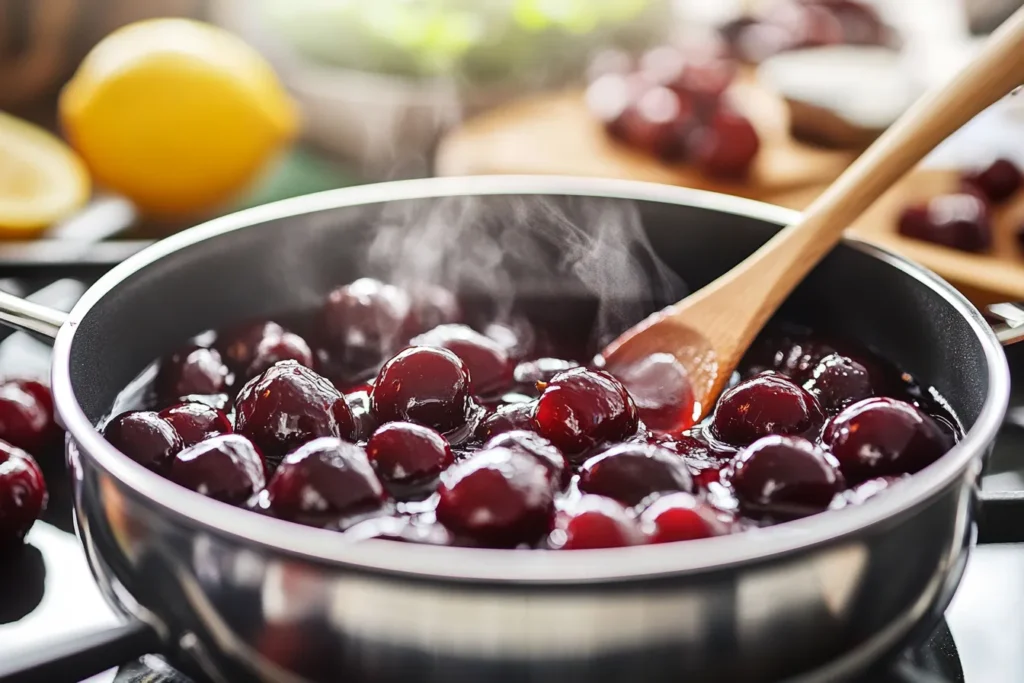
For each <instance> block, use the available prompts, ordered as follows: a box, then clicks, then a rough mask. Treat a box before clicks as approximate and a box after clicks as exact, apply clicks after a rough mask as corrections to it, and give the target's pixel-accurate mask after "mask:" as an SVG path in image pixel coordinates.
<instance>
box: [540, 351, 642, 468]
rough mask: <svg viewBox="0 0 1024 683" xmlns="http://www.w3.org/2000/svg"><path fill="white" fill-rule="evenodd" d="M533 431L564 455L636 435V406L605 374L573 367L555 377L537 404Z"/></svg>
mask: <svg viewBox="0 0 1024 683" xmlns="http://www.w3.org/2000/svg"><path fill="white" fill-rule="evenodd" d="M534 421H535V423H536V425H537V428H536V431H537V433H538V434H540V435H541V436H543V437H544V438H545V439H547V440H548V441H550V442H551V443H553V444H555V446H557V447H558V448H559V450H561V451H562V452H563V453H565V454H566V455H573V454H577V453H581V452H583V451H586V450H588V449H590V448H593V447H594V446H596V445H598V444H599V443H601V442H604V441H621V440H623V439H625V438H626V437H628V436H630V435H632V434H633V433H635V432H636V429H637V424H638V419H637V413H636V405H634V403H633V399H632V398H630V396H629V393H628V392H627V391H626V388H625V387H623V386H622V384H621V383H620V382H619V381H618V380H617V379H615V378H614V377H612V376H611V375H609V374H608V373H607V372H603V371H599V370H598V371H594V370H587V369H585V368H574V369H572V370H568V371H566V372H563V373H561V374H560V375H556V376H555V378H554V379H552V380H551V382H550V383H548V385H547V386H546V387H545V389H544V393H543V394H541V397H540V399H539V400H538V401H537V411H536V413H535V415H534Z"/></svg>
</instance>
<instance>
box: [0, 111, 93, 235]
mask: <svg viewBox="0 0 1024 683" xmlns="http://www.w3.org/2000/svg"><path fill="white" fill-rule="evenodd" d="M88 198H89V175H88V173H87V172H86V170H85V165H84V164H83V163H82V161H81V159H79V158H78V155H76V154H75V153H74V152H73V151H72V150H71V149H70V148H69V147H68V146H67V145H65V144H64V143H63V142H61V141H60V140H58V139H57V138H56V137H54V136H53V135H50V134H49V133H48V132H46V131H45V130H43V129H42V128H39V127H38V126H34V125H32V124H31V123H28V122H26V121H22V120H21V119H16V118H14V117H13V116H9V115H7V114H3V113H0V235H3V236H5V237H31V236H33V235H34V234H35V233H37V232H39V231H40V230H42V229H43V228H45V227H47V226H49V225H50V224H51V223H53V222H54V221H57V220H59V219H61V218H63V217H65V216H67V215H68V214H69V213H71V212H72V211H74V210H75V209H77V208H79V207H80V206H81V205H82V204H84V203H85V201H86V200H87V199H88Z"/></svg>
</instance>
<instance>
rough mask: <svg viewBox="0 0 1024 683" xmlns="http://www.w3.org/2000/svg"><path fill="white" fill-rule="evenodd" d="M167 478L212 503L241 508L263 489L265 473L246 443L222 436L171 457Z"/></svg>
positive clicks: (256, 455)
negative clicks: (219, 502)
mask: <svg viewBox="0 0 1024 683" xmlns="http://www.w3.org/2000/svg"><path fill="white" fill-rule="evenodd" d="M167 478H168V479H170V480H171V481H173V482H174V483H176V484H179V485H180V486H184V487H185V488H187V489H191V490H192V491H197V492H198V493H201V494H203V495H204V496H207V497H209V498H213V499H214V500H219V501H221V502H223V503H229V504H231V505H241V504H242V503H244V502H245V501H247V500H248V499H249V498H250V497H251V496H252V495H253V494H255V493H257V492H259V491H260V490H261V489H262V488H263V487H264V485H265V484H266V471H265V469H264V465H263V458H262V457H260V454H259V453H258V452H257V451H256V447H255V446H253V445H252V442H251V441H249V439H247V438H245V437H244V436H241V435H239V434H222V435H220V436H214V437H212V438H210V439H207V440H206V441H201V442H199V443H197V444H195V445H194V446H191V447H189V448H186V449H185V450H183V451H181V452H180V453H178V454H177V455H176V456H174V458H173V459H172V460H171V466H170V469H169V470H168V473H167Z"/></svg>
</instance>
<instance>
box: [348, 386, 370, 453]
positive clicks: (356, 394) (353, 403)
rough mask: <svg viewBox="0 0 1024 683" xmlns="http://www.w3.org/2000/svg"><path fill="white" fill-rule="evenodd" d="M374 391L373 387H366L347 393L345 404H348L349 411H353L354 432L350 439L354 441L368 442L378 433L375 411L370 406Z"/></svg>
mask: <svg viewBox="0 0 1024 683" xmlns="http://www.w3.org/2000/svg"><path fill="white" fill-rule="evenodd" d="M372 390H373V387H372V386H371V385H366V386H365V387H360V388H358V389H351V390H349V391H346V392H345V403H347V404H348V409H349V410H350V411H352V423H353V430H352V436H351V437H350V440H352V441H366V440H367V439H369V438H370V437H371V436H372V435H373V433H374V432H375V431H377V427H378V425H377V419H376V418H375V417H374V416H373V410H372V408H371V406H370V392H371V391H372Z"/></svg>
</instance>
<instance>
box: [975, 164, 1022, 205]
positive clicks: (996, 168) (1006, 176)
mask: <svg viewBox="0 0 1024 683" xmlns="http://www.w3.org/2000/svg"><path fill="white" fill-rule="evenodd" d="M1022 180H1024V179H1022V177H1021V172H1020V169H1019V168H1017V165H1016V164H1014V163H1013V162H1012V161H1010V160H1009V159H996V160H995V161H994V162H992V164H991V165H990V166H988V167H986V168H984V169H981V170H979V171H976V172H974V173H968V174H966V175H965V176H964V178H963V181H964V183H965V184H966V185H968V186H969V187H971V188H973V189H975V190H977V191H979V192H981V193H982V194H983V195H984V196H985V198H986V199H988V201H990V202H992V203H993V204H998V203H1000V202H1004V201H1006V200H1007V199H1009V198H1010V197H1012V196H1013V195H1014V193H1016V192H1017V190H1019V189H1020V187H1021V183H1022Z"/></svg>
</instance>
